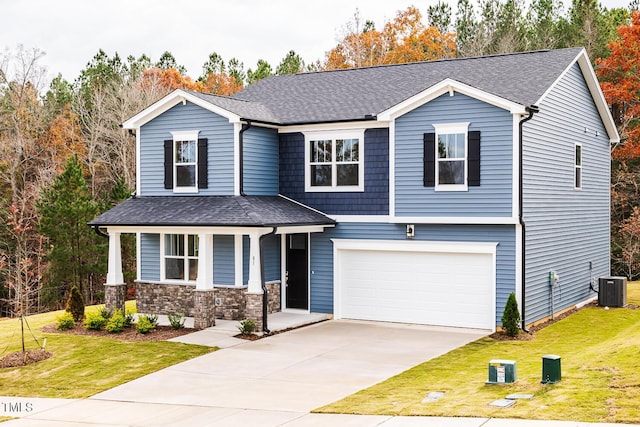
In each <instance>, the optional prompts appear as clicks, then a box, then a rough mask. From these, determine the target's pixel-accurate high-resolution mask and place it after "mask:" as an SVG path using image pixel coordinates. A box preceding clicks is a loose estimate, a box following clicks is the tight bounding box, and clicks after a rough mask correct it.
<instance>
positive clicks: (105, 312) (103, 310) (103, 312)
mask: <svg viewBox="0 0 640 427" xmlns="http://www.w3.org/2000/svg"><path fill="white" fill-rule="evenodd" d="M98 313H100V316H102V318H103V319H105V320H109V319H111V316H113V310H111V309H108V308H107V306H106V305H101V306H100V307H98Z"/></svg>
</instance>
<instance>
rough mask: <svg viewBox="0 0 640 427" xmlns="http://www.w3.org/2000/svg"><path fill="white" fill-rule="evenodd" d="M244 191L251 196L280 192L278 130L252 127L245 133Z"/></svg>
mask: <svg viewBox="0 0 640 427" xmlns="http://www.w3.org/2000/svg"><path fill="white" fill-rule="evenodd" d="M243 140H244V141H243V142H244V192H245V194H247V195H250V196H275V195H277V194H278V162H279V159H278V154H279V153H278V131H277V130H275V129H265V128H256V127H252V128H250V129H249V130H247V131H246V132H245V133H244V134H243Z"/></svg>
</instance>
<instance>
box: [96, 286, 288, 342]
mask: <svg viewBox="0 0 640 427" xmlns="http://www.w3.org/2000/svg"><path fill="white" fill-rule="evenodd" d="M266 285H267V293H268V300H267V312H268V313H275V312H278V311H281V303H280V300H281V298H280V294H281V286H280V281H274V282H268V283H267V284H266ZM124 292H125V294H124V295H125V296H126V287H124ZM202 292H204V293H206V294H207V295H206V296H205V295H204V294H202ZM196 299H197V300H198V303H196ZM123 301H124V299H123ZM136 304H137V310H138V312H140V313H149V314H169V313H181V314H182V315H183V316H187V317H193V318H194V321H195V323H196V324H198V325H199V326H196V327H197V328H205V327H208V326H204V325H207V324H208V325H209V326H212V325H213V324H215V319H225V320H243V319H247V318H253V319H254V320H256V321H259V322H257V323H259V329H258V330H262V294H249V293H247V287H246V286H242V287H238V286H216V287H214V288H213V289H211V290H207V291H196V287H195V286H194V285H175V284H160V283H153V282H136ZM107 307H109V305H108V304H107ZM198 319H200V320H198Z"/></svg>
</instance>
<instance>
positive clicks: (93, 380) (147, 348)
mask: <svg viewBox="0 0 640 427" xmlns="http://www.w3.org/2000/svg"><path fill="white" fill-rule="evenodd" d="M128 304H129V303H128ZM127 307H129V305H128V306H127ZM93 310H97V308H96V307H87V312H89V311H93ZM61 313H62V311H58V312H51V313H45V314H38V315H34V316H29V317H28V318H27V319H28V323H29V325H30V327H31V330H32V331H33V332H34V335H35V337H36V338H38V340H39V341H40V342H42V340H43V338H46V339H47V344H46V350H48V351H50V352H52V353H53V356H52V357H51V358H49V359H47V360H44V361H41V362H38V363H34V364H31V365H28V366H24V367H19V368H5V369H0V396H24V397H57V398H83V397H88V396H91V395H93V394H96V393H99V392H101V391H104V390H107V389H109V388H112V387H115V386H117V385H120V384H123V383H125V382H128V381H131V380H133V379H136V378H138V377H141V376H143V375H146V374H149V373H151V372H155V371H158V370H160V369H162V368H165V367H167V366H171V365H174V364H176V363H179V362H182V361H184V360H187V359H191V358H193V357H196V356H200V355H203V354H206V353H209V352H211V351H213V350H215V349H212V348H210V347H203V346H196V345H188V344H182V343H175V342H168V341H157V342H152V341H136V342H126V341H121V340H118V339H117V338H102V337H92V336H80V335H67V334H48V333H43V332H41V330H40V328H41V327H42V326H45V325H49V324H52V323H55V321H56V317H57V316H58V315H60V314H61ZM27 334H28V338H27V340H28V341H26V343H27V346H26V347H27V349H37V348H39V346H38V344H36V343H35V341H34V339H33V338H32V336H31V334H30V333H29V332H28V330H27ZM20 337H21V334H20V321H19V320H18V319H10V320H3V321H0V343H1V344H0V357H2V356H3V355H5V354H7V353H11V352H14V351H20V350H21V338H20Z"/></svg>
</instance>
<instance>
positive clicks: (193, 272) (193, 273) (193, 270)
mask: <svg viewBox="0 0 640 427" xmlns="http://www.w3.org/2000/svg"><path fill="white" fill-rule="evenodd" d="M197 278H198V260H197V259H190V260H189V280H196V279H197Z"/></svg>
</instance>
